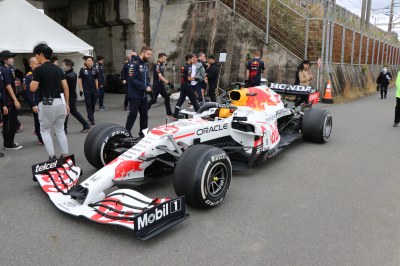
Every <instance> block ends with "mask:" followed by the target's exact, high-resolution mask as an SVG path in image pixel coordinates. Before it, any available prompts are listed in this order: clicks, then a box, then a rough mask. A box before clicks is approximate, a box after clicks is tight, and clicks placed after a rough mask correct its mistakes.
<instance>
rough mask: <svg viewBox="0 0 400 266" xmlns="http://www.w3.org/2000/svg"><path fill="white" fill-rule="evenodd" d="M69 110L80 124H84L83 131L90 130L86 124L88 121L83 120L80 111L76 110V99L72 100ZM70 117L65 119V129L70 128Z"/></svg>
mask: <svg viewBox="0 0 400 266" xmlns="http://www.w3.org/2000/svg"><path fill="white" fill-rule="evenodd" d="M69 110H70V114H71V115H72V116H73V117H75V118H76V119H77V120H78V121H79V123H81V124H82V126H83V129H88V128H90V127H89V123H88V122H86V120H85V119H84V118H83V116H82V115H81V113H79V112H78V109H77V108H76V99H70V100H69ZM68 117H69V115H67V116H66V117H65V122H64V129H67V128H68Z"/></svg>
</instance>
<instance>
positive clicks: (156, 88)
mask: <svg viewBox="0 0 400 266" xmlns="http://www.w3.org/2000/svg"><path fill="white" fill-rule="evenodd" d="M166 61H167V55H166V54H165V53H160V54H158V61H157V64H155V65H154V71H153V97H152V98H151V100H150V102H149V105H148V109H149V110H150V107H151V105H152V104H155V103H156V102H157V98H158V95H159V94H161V96H162V97H163V98H164V104H165V110H166V112H167V116H172V110H171V105H170V98H169V95H168V92H167V90H166V89H165V86H164V83H167V84H168V86H169V87H170V88H171V89H173V88H174V85H173V84H171V83H170V82H169V81H168V80H167V79H166V78H165V77H164V70H165V68H164V64H165V62H166Z"/></svg>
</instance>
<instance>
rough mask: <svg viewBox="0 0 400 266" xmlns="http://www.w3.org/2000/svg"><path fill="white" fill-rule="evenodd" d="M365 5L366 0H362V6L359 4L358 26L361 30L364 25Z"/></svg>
mask: <svg viewBox="0 0 400 266" xmlns="http://www.w3.org/2000/svg"><path fill="white" fill-rule="evenodd" d="M392 1H393V0H392ZM366 7H367V0H362V6H361V23H360V28H361V31H363V30H364V27H365V9H366Z"/></svg>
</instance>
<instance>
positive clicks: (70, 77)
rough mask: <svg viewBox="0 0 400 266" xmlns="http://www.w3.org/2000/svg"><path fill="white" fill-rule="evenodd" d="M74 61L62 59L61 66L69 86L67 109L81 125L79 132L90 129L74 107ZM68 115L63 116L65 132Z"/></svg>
mask: <svg viewBox="0 0 400 266" xmlns="http://www.w3.org/2000/svg"><path fill="white" fill-rule="evenodd" d="M73 67H74V62H73V61H72V60H71V59H64V60H63V61H62V63H61V68H62V70H63V71H64V72H65V80H66V81H67V84H68V88H69V109H70V113H71V115H72V116H73V117H75V118H76V119H77V120H78V121H79V122H80V123H81V124H82V126H83V129H82V130H81V133H87V132H88V131H89V129H90V125H89V123H88V122H87V121H86V120H85V119H84V118H83V117H82V115H81V113H79V112H78V109H77V108H76V99H77V97H78V96H77V95H76V81H77V75H76V74H75V72H74V69H73ZM68 117H69V115H67V117H66V118H65V123H64V130H65V134H68V129H67V128H68Z"/></svg>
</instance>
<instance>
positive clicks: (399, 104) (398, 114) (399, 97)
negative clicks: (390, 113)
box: [393, 72, 400, 127]
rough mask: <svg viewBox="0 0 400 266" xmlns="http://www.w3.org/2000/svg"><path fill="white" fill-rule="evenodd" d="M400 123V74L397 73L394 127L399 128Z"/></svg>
mask: <svg viewBox="0 0 400 266" xmlns="http://www.w3.org/2000/svg"><path fill="white" fill-rule="evenodd" d="M399 123H400V72H399V73H397V79H396V108H395V111H394V124H393V126H394V127H398V126H399Z"/></svg>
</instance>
